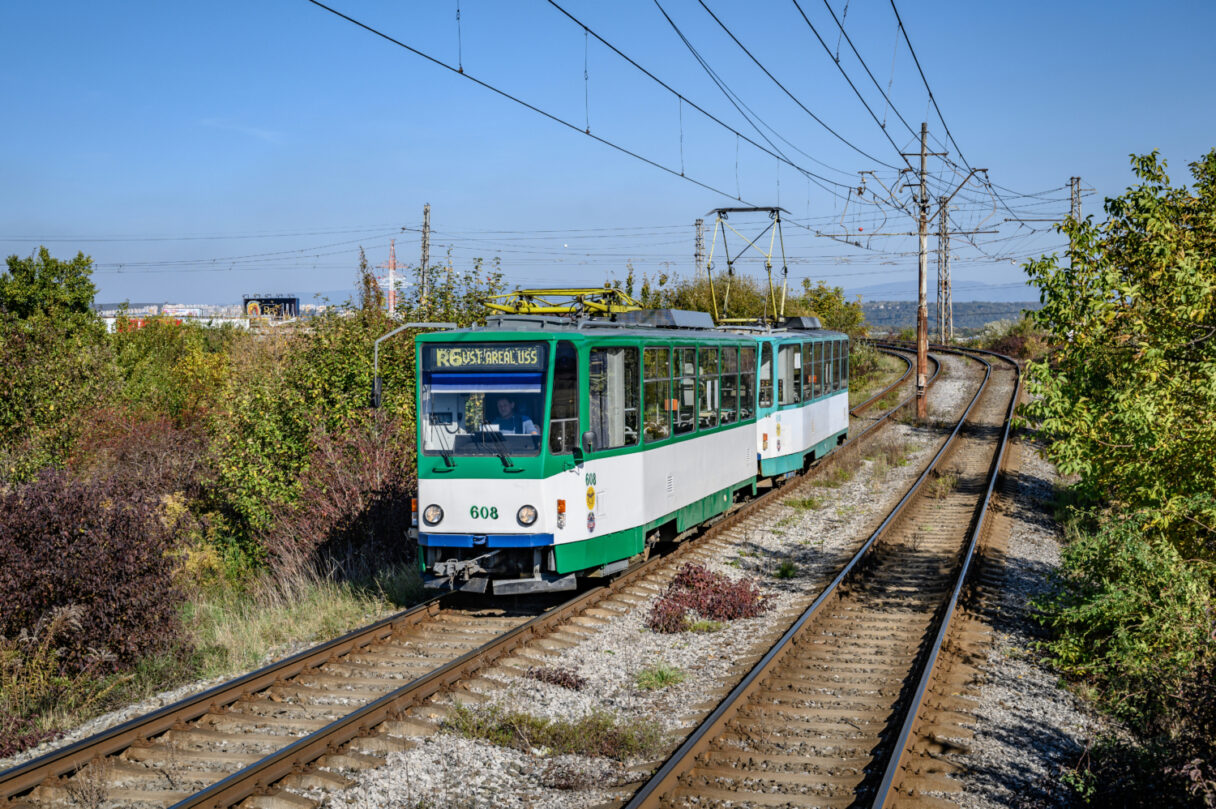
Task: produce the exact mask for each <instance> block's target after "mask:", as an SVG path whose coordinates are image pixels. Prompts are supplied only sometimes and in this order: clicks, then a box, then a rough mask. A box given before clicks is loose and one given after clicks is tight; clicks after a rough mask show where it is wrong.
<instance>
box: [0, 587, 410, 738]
mask: <svg viewBox="0 0 1216 809" xmlns="http://www.w3.org/2000/svg"><path fill="white" fill-rule="evenodd" d="M422 595H423V592H422V583H421V580H420V578H419V576H418V573H417V571H416V570H415V569H413V568H412V567H408V566H402V567H399V568H396V569H392V570H389V571H385V572H382V573H381V574H379V575H378V576H377V577H376V578H375V579H374V580H372V581H369V582H362V583H352V582H346V581H336V580H333V579H330V578H326V577H323V576H320V575H317V574H316V573H312V572H306V573H301V574H298V575H296V576H295V577H293V578H290V579H283V578H273V577H266V578H264V579H260V580H257V581H255V582H253V583H252V584H250V585H247V586H245V587H243V588H240V589H237V588H234V587H223V588H217V589H211V590H207V591H199V592H196V593H194V594H192V595H191V597H190V598H189V599H188V600H187V601H186V602H185V603H184V604H183V605H182V607H181V617H182V623H183V624H184V625H185V627H186V633H187V641H186V643H185V644H183V645H182V646H180V647H178V648H177V649H174V650H172V651H171V652H169V653H167V654H163V655H158V656H156V657H151V658H147V659H145V660H142V661H140V663H139V664H138V665H137V666H136V667H135V668H134V669H133V670H132V671H129V672H125V673H123V674H118V675H106V676H98V675H96V674H88V673H85V674H82V675H79V676H74V677H69V676H65V675H63V674H60V673H59V672H58V660H57V650H56V648H55V644H56V642H58V641H59V638H60V637H61V634H60V633H63V632H70V631H71V624H70V620H65V621H61V622H58V623H56V622H52V623H51V624H49V625H48V626H47V627H45V628H44V629H43V630H42V631H43V632H44V633H47V634H46V636H45V637H42V638H38V639H36V640H37V641H38V642H37V643H34V644H27V646H28V647H29V651H27V650H26V649H25V648H23V649H22V650H21V651H23V652H24V654H22V655H21V657H20V658H18V657H17V655H16V654H15V653H11V652H12V650H8V649H7V647H3V648H0V757H3V756H8V755H12V754H14V753H18V752H20V751H21V750H22V749H25V748H27V747H30V746H32V745H35V744H38V743H40V742H42V741H46V740H48V739H53V738H55V737H56V736H58V735H60V734H61V733H63V732H66V731H68V730H70V729H72V728H73V727H76V726H78V725H80V724H82V723H84V722H87V721H88V720H90V719H93V718H95V717H97V716H99V715H101V714H104V713H106V712H108V711H112V710H115V709H118V708H121V707H123V706H125V705H128V704H130V703H134V702H140V701H142V700H145V699H148V698H149V697H151V696H153V695H155V694H157V693H160V692H162V691H166V690H169V689H172V688H176V687H178V686H181V685H184V684H187V683H190V682H194V681H198V680H213V679H216V678H229V677H234V676H236V675H239V674H243V673H245V672H247V671H250V670H252V669H255V668H258V667H260V666H262V665H265V664H266V663H268V662H270V661H271V660H275V659H278V658H280V657H283V656H285V655H286V654H288V653H290V652H291V651H294V650H293V648H292V647H295V646H306V645H311V644H313V643H317V642H320V641H324V640H328V639H329V638H333V637H336V636H338V635H341V634H344V633H346V632H349V631H351V630H353V629H357V628H359V627H361V626H364V625H366V624H368V623H371V622H372V621H374V620H376V619H379V618H382V617H384V616H385V615H388V614H391V613H393V612H396V611H399V610H401V609H403V608H405V607H408V606H410V605H412V604H416V603H418V602H419V601H421V600H422ZM69 618H70V616H69ZM0 640H2V639H0Z"/></svg>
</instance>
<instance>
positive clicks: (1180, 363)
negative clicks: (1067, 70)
mask: <svg viewBox="0 0 1216 809" xmlns="http://www.w3.org/2000/svg"><path fill="white" fill-rule="evenodd" d="M1132 167H1133V170H1134V173H1135V175H1136V177H1137V178H1138V179H1139V184H1138V185H1136V186H1134V187H1131V188H1128V189H1127V191H1126V192H1125V193H1124V194H1123V195H1122V196H1120V197H1116V198H1113V199H1108V200H1107V201H1106V205H1105V209H1106V213H1107V217H1108V218H1107V220H1106V221H1104V222H1101V223H1095V222H1094V221H1092V219H1090V218H1087V219H1085V220H1084V221H1079V220H1075V219H1069V220H1068V221H1067V222H1065V223H1064V224H1063V225H1061V226H1060V230H1061V231H1062V232H1063V233H1065V234H1067V235H1068V237H1069V239H1070V241H1071V243H1072V247H1071V249H1070V251H1069V259H1070V260H1069V261H1067V262H1061V261H1060V260H1059V259H1058V257H1057V256H1055V255H1052V256H1044V257H1042V258H1039V259H1038V260H1035V261H1031V262H1030V263H1029V264H1028V265H1027V267H1026V270H1027V273H1028V274H1029V275H1030V278H1031V279H1032V280H1033V282H1034V283H1035V284H1036V285H1037V286H1038V287H1039V289H1040V297H1041V300H1042V302H1043V308H1042V309H1040V310H1039V311H1038V312H1036V313H1035V314H1034V315H1033V318H1034V320H1035V322H1036V323H1037V324H1038V325H1039V326H1040V327H1041V328H1042V329H1044V330H1045V331H1046V332H1047V333H1048V335H1049V342H1050V343H1052V344H1058V346H1059V347H1058V349H1057V350H1056V351H1054V352H1053V353H1052V354H1051V355H1050V357H1049V358H1048V359H1047V360H1045V361H1041V362H1037V363H1033V364H1031V365H1030V367H1029V381H1028V390H1029V392H1030V393H1031V395H1032V397H1033V399H1032V402H1031V404H1030V405H1028V406H1027V408H1026V411H1025V412H1026V413H1027V414H1028V415H1029V416H1030V417H1031V418H1033V419H1036V420H1037V421H1038V422H1039V423H1040V425H1041V426H1042V429H1043V430H1044V431H1045V432H1046V434H1047V436H1048V438H1049V440H1050V444H1049V447H1048V455H1049V457H1050V458H1051V460H1052V461H1054V462H1055V463H1056V465H1057V466H1058V468H1059V469H1060V471H1061V472H1063V473H1064V474H1066V475H1074V474H1075V475H1080V476H1081V482H1080V484H1079V486H1080V488H1081V490H1082V492H1083V493H1084V494H1086V495H1088V496H1090V497H1091V498H1093V499H1101V500H1106V501H1109V502H1112V503H1114V504H1122V505H1123V506H1125V507H1127V508H1131V509H1136V510H1141V511H1144V512H1145V513H1146V514H1147V516H1148V520H1149V524H1150V525H1153V526H1154V527H1156V528H1158V529H1165V530H1168V531H1169V532H1170V534H1171V535H1172V536H1173V537H1174V539H1175V541H1176V542H1177V543H1179V546H1180V548H1181V549H1182V550H1183V552H1184V554H1188V555H1189V554H1191V553H1195V552H1202V553H1205V554H1207V555H1209V556H1211V555H1214V554H1213V551H1214V550H1216V497H1214V495H1213V493H1214V492H1216V150H1213V151H1211V152H1209V153H1208V154H1207V155H1206V156H1204V157H1203V158H1202V159H1201V160H1199V161H1197V162H1195V163H1192V164H1191V174H1192V176H1193V177H1194V180H1195V182H1194V185H1193V187H1190V188H1188V187H1186V186H1181V187H1174V186H1171V185H1170V180H1169V177H1168V176H1167V175H1166V166H1165V162H1164V161H1162V160H1160V159H1159V158H1158V156H1157V154H1156V153H1155V152H1154V153H1152V154H1149V155H1143V156H1133V157H1132Z"/></svg>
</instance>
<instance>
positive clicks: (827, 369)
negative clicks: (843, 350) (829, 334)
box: [823, 340, 836, 393]
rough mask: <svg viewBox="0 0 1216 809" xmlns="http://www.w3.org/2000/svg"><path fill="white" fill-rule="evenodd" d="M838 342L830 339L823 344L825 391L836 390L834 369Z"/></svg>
mask: <svg viewBox="0 0 1216 809" xmlns="http://www.w3.org/2000/svg"><path fill="white" fill-rule="evenodd" d="M835 348H836V344H835V343H834V342H833V341H831V340H829V341H827V342H826V343H824V344H823V392H824V393H831V392H832V391H834V390H836V387H835V386H836V378H835V374H833V373H832V370H833V369H834V368H835V362H836V358H835V356H834V355H835Z"/></svg>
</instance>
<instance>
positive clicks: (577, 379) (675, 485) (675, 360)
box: [416, 310, 848, 594]
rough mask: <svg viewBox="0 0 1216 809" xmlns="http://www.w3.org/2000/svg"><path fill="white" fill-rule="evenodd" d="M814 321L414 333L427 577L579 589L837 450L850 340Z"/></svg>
mask: <svg viewBox="0 0 1216 809" xmlns="http://www.w3.org/2000/svg"><path fill="white" fill-rule="evenodd" d="M817 325H818V323H817V321H814V320H813V319H808V318H790V319H787V327H786V328H782V329H773V330H768V329H765V330H759V329H755V330H744V329H738V330H726V329H719V328H715V327H714V324H713V321H712V319H711V318H710V317H709V315H707V314H704V313H700V312H677V311H673V310H643V311H636V312H626V313H622V314H619V315H617V316H616V319H615V320H614V321H611V322H610V321H603V320H595V319H586V320H581V321H571V320H569V319H566V318H555V317H537V316H502V317H497V318H491V319H490V321H489V323H488V324H487V325H486V326H485V327H482V328H476V329H463V330H456V331H447V332H439V333H432V334H426V335H421V336H419V337H418V338H417V349H416V350H417V354H418V356H417V367H418V369H419V373H418V390H417V395H418V414H419V418H418V446H419V448H420V451H419V452H418V504H419V514H418V517H419V520H418V544H419V553H420V563H421V564H422V565H423V568H424V579H425V581H426V584H427V585H428V586H430V587H452V588H454V589H463V590H470V591H476V592H485V591H486V590H487V588H491V589H492V592H494V593H496V594H514V593H527V592H538V591H548V590H566V589H573V588H574V587H575V586H576V581H575V578H576V576H587V575H609V574H611V573H614V572H616V571H618V570H622V569H624V567H625V566H626V564H627V560H628V559H629V558H630V557H633V556H635V555H637V554H640V553H642V552H643V551H644V550H645V549H646V547H647V541H648V539H649V540H650V541H654V540H656V539H658V538H666V539H671V538H675V537H677V536H678V535H679V534H681V533H682V532H684V531H687V530H688V529H691V528H693V527H695V526H697V525H699V524H701V523H702V522H704V521H706V520H708V519H710V518H712V517H714V516H716V515H719V514H722V513H723V512H725V511H727V510H728V509H729V508H730V506H731V503H732V502H733V501H734V500H735V499H736V497H737V496H740V495H743V494H754V493H755V488H756V484H757V482H758V480H760V479H761V478H768V477H775V476H780V475H792V474H794V473H796V472H797V471H798V470H799V469H800V468H802V467H803V466H804V465H805V464H806V463H807V462H808V461H809V460H811V459H813V458H816V457H820V456H822V455H823V454H824V453H826V452H828V451H830V450H831V449H832V448H833V447H835V446H836V445H837V444H838V443H840V442H842V441H843V440H844V439H845V436H846V434H847V430H848V404H847V402H848V386H847V379H848V360H847V357H848V341H847V338H846V337H845V336H844V335H842V334H837V333H834V332H828V331H824V330H822V329H818V328H814V327H815V326H817Z"/></svg>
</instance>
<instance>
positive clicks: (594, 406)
mask: <svg viewBox="0 0 1216 809" xmlns="http://www.w3.org/2000/svg"><path fill="white" fill-rule="evenodd" d="M639 392H640V386H639V385H638V350H637V349H636V348H593V349H591V357H590V363H589V374H588V395H589V403H590V413H589V418H590V426H591V431H592V432H593V433H595V439H594V442H595V443H594V447H595V448H596V449H597V450H599V449H616V448H617V447H631V446H633V445H635V444H637V443H638V394H639Z"/></svg>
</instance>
